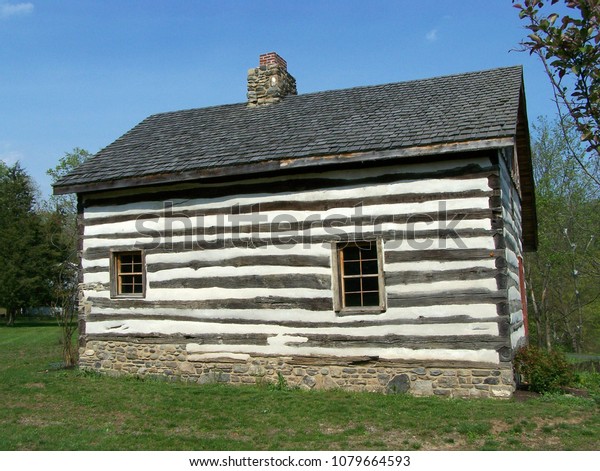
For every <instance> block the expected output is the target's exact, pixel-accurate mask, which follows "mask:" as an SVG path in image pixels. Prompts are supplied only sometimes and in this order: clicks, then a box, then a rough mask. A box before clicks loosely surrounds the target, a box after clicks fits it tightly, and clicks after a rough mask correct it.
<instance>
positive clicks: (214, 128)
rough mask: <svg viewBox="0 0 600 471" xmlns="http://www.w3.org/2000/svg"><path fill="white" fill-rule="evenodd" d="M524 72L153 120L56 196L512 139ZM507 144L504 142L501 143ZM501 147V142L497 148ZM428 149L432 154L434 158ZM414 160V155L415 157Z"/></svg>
mask: <svg viewBox="0 0 600 471" xmlns="http://www.w3.org/2000/svg"><path fill="white" fill-rule="evenodd" d="M522 86H523V85H522V69H521V67H507V68H499V69H492V70H487V71H481V72H472V73H466V74H460V75H451V76H444V77H437V78H431V79H426V80H415V81H409V82H400V83H391V84H386V85H378V86H368V87H357V88H350V89H344V90H332V91H325V92H317V93H308V94H303V95H297V96H287V97H285V99H284V100H282V101H281V102H280V103H275V104H271V105H266V106H260V107H254V108H251V107H247V106H246V104H245V103H240V104H232V105H223V106H216V107H209V108H200V109H190V110H183V111H175V112H168V113H161V114H156V115H153V116H150V117H148V118H147V119H145V120H144V121H142V122H141V123H140V124H138V125H137V126H135V127H134V128H133V129H131V130H130V131H129V132H127V133H126V134H124V135H123V136H122V137H120V138H119V139H117V140H116V141H115V142H113V143H112V144H110V145H109V146H108V147H106V148H104V149H102V150H101V151H99V152H98V153H97V154H96V155H95V156H94V157H93V158H92V159H90V160H89V161H88V162H86V163H85V164H83V165H81V166H80V167H79V168H77V169H76V170H75V171H74V172H72V173H71V174H69V175H67V176H66V177H64V178H63V179H61V180H60V181H59V182H57V183H56V185H55V186H54V191H55V193H58V194H60V193H68V192H85V191H94V190H96V189H107V188H115V187H127V186H137V185H143V184H152V183H161V182H165V181H171V182H172V181H178V180H191V179H196V178H203V177H205V176H214V175H219V174H222V173H223V172H225V173H226V174H227V175H235V174H247V173H249V172H250V173H252V171H253V170H252V169H251V168H252V167H253V166H256V168H257V169H258V170H254V171H259V170H260V168H261V167H260V166H258V165H259V164H262V168H263V169H267V170H275V169H277V168H278V167H281V166H284V165H289V164H290V162H292V163H293V162H295V161H298V162H306V165H309V164H310V162H309V161H307V160H306V159H310V158H314V157H318V156H340V155H348V154H356V153H358V154H365V155H366V154H367V153H372V152H380V153H381V152H384V153H385V152H390V151H394V150H405V153H404V155H408V154H411V151H406V150H407V149H413V150H415V149H416V150H418V149H420V148H426V147H428V146H437V148H438V149H441V148H443V147H444V146H450V145H457V144H458V145H459V147H460V144H461V143H463V144H464V143H469V142H484V143H485V142H487V145H488V146H493V145H494V144H493V142H495V141H494V140H502V139H504V138H509V139H515V138H516V134H517V122H518V115H519V106H520V102H521V96H522V95H521V93H522ZM504 145H506V142H505V143H504ZM498 147H500V144H499V145H498ZM430 153H431V152H430ZM413 154H414V152H413Z"/></svg>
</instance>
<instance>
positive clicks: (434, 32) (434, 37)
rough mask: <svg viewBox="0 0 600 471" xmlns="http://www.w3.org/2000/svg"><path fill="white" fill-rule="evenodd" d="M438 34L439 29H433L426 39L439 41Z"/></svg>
mask: <svg viewBox="0 0 600 471" xmlns="http://www.w3.org/2000/svg"><path fill="white" fill-rule="evenodd" d="M437 34H438V32H437V29H432V30H431V31H429V32H428V33H427V34H426V35H425V39H427V41H429V42H430V43H432V42H434V41H437V38H438V35H437Z"/></svg>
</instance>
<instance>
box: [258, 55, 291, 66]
mask: <svg viewBox="0 0 600 471" xmlns="http://www.w3.org/2000/svg"><path fill="white" fill-rule="evenodd" d="M270 64H277V65H278V66H279V67H281V68H282V69H283V70H287V62H286V61H285V60H284V59H283V58H282V57H280V56H279V54H277V53H276V52H267V53H266V54H261V55H260V58H259V63H258V65H259V66H260V67H262V66H267V65H270Z"/></svg>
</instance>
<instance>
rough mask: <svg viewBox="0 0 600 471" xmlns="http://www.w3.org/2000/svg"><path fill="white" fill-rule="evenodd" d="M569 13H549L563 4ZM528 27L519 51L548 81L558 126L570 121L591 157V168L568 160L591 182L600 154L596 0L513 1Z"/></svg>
mask: <svg viewBox="0 0 600 471" xmlns="http://www.w3.org/2000/svg"><path fill="white" fill-rule="evenodd" d="M563 3H564V6H565V7H566V8H567V11H568V13H569V14H564V15H562V17H561V15H559V14H558V13H556V12H555V11H550V9H551V8H552V6H555V5H556V4H563ZM513 4H514V6H515V7H516V8H517V9H519V16H520V18H522V19H524V20H526V21H527V25H526V28H527V29H528V30H530V31H531V34H529V36H528V39H527V40H525V41H522V42H521V45H522V47H523V48H524V50H526V51H529V53H530V54H536V55H537V56H538V57H539V58H540V59H541V61H542V63H543V65H544V68H545V70H546V74H547V75H548V77H549V79H550V82H551V84H552V87H553V90H554V95H555V99H556V103H557V105H558V110H559V114H560V116H561V121H562V122H563V125H566V122H565V119H567V118H568V119H569V120H570V121H571V122H572V123H574V125H575V128H576V129H577V131H578V132H579V134H580V136H581V139H582V141H584V142H586V144H587V148H586V149H585V150H586V152H592V153H593V155H594V156H595V159H594V161H593V162H592V164H593V168H592V169H590V168H589V167H587V166H585V165H584V163H583V162H582V161H580V160H579V156H578V153H577V152H575V151H574V150H573V151H571V157H572V158H574V159H575V160H576V161H577V162H578V163H579V164H580V165H581V166H582V168H584V170H585V171H586V172H587V173H588V176H589V177H591V178H592V179H593V180H594V181H595V182H596V184H598V185H600V180H599V179H598V178H597V175H596V174H595V173H596V172H595V170H596V169H597V166H598V164H599V158H600V47H599V43H600V0H548V1H546V0H525V1H524V2H523V3H522V4H521V3H515V0H513Z"/></svg>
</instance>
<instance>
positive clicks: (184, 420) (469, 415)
mask: <svg viewBox="0 0 600 471" xmlns="http://www.w3.org/2000/svg"><path fill="white" fill-rule="evenodd" d="M17 323H18V325H17V326H15V327H13V328H8V327H5V326H1V327H0V450H404V451H408V450H600V414H599V412H600V409H599V406H598V403H597V402H596V401H594V400H593V399H584V398H574V397H569V396H552V397H542V398H538V399H532V400H529V401H526V402H516V401H513V400H510V401H506V400H493V399H470V400H451V399H450V400H449V399H442V398H437V397H433V398H413V397H409V396H401V395H390V396H385V395H381V394H369V393H351V392H343V391H329V392H321V391H309V392H306V391H297V390H295V391H290V390H276V389H274V388H270V387H267V386H246V387H230V386H221V385H206V386H199V385H193V384H181V383H167V382H159V381H156V380H139V379H134V378H109V377H104V376H99V375H97V374H90V373H85V372H80V371H77V370H70V371H65V370H60V369H57V368H56V365H57V363H59V362H60V345H59V340H58V339H59V329H58V327H57V326H56V325H55V324H53V323H51V322H46V323H37V324H35V323H30V324H27V323H25V322H24V321H23V320H20V323H19V320H18V321H17Z"/></svg>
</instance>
